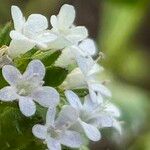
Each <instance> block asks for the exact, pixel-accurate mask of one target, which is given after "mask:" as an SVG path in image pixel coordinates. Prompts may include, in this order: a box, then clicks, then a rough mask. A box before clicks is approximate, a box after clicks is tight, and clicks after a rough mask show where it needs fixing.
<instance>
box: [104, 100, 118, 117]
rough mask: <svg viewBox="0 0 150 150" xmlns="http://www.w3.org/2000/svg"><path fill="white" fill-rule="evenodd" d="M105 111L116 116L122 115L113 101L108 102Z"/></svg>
mask: <svg viewBox="0 0 150 150" xmlns="http://www.w3.org/2000/svg"><path fill="white" fill-rule="evenodd" d="M105 111H106V112H108V113H110V114H111V115H112V116H114V117H120V110H119V109H118V108H117V107H116V106H115V105H114V104H112V103H107V105H106V109H105Z"/></svg>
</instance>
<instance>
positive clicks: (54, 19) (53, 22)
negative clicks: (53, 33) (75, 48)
mask: <svg viewBox="0 0 150 150" xmlns="http://www.w3.org/2000/svg"><path fill="white" fill-rule="evenodd" d="M50 23H51V25H52V27H53V28H54V29H55V30H57V29H58V28H59V27H58V19H57V17H56V16H55V15H52V16H51V18H50Z"/></svg>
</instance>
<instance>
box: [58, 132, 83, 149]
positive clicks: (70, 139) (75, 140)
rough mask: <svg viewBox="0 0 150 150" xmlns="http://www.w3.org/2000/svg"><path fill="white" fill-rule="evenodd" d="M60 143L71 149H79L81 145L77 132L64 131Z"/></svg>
mask: <svg viewBox="0 0 150 150" xmlns="http://www.w3.org/2000/svg"><path fill="white" fill-rule="evenodd" d="M60 142H61V144H63V145H65V146H68V147H71V148H79V147H80V146H81V145H82V144H83V141H82V138H81V135H80V134H79V133H78V132H75V131H71V130H70V131H69V130H66V131H65V133H63V135H62V137H61V139H60Z"/></svg>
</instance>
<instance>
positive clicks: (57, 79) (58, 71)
mask: <svg viewBox="0 0 150 150" xmlns="http://www.w3.org/2000/svg"><path fill="white" fill-rule="evenodd" d="M67 74H68V71H67V70H66V69H63V68H60V67H49V68H47V70H46V76H45V79H44V81H45V85H48V86H52V87H57V86H59V85H60V84H61V83H62V82H63V81H64V80H65V78H66V76H67Z"/></svg>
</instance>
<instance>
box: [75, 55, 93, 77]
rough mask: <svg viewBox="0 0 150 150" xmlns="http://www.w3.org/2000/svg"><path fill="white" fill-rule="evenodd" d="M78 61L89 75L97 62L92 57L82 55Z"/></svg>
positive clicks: (85, 73)
mask: <svg viewBox="0 0 150 150" xmlns="http://www.w3.org/2000/svg"><path fill="white" fill-rule="evenodd" d="M77 63H78V66H79V68H80V69H81V71H82V72H83V74H84V75H87V74H88V72H89V71H90V70H91V69H92V67H93V66H94V64H95V62H94V60H93V59H92V57H82V56H78V57H77Z"/></svg>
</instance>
